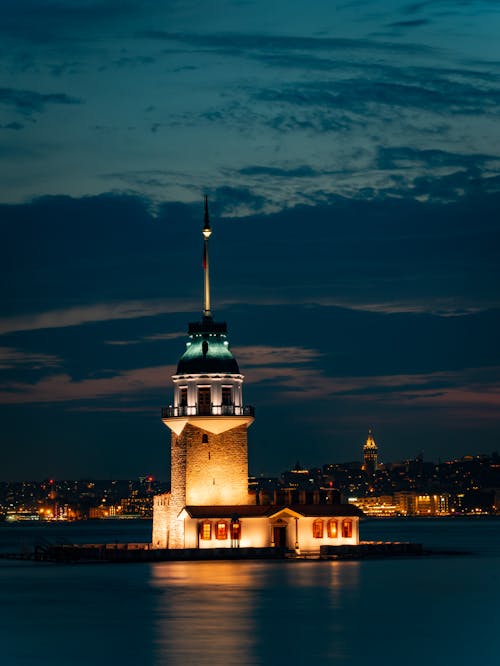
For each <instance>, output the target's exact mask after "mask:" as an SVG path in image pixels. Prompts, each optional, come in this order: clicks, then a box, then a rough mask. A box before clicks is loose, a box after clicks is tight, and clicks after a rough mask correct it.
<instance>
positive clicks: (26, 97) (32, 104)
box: [0, 88, 83, 116]
mask: <svg viewBox="0 0 500 666" xmlns="http://www.w3.org/2000/svg"><path fill="white" fill-rule="evenodd" d="M0 104H5V105H7V106H12V107H14V108H15V109H16V111H18V112H19V113H21V114H23V115H27V116H29V115H32V114H33V113H41V112H42V111H45V107H46V106H47V104H56V105H60V104H65V105H75V104H83V101H82V100H81V99H77V98H76V97H71V96H69V95H66V94H64V93H39V92H35V91H33V90H18V89H16V88H0Z"/></svg>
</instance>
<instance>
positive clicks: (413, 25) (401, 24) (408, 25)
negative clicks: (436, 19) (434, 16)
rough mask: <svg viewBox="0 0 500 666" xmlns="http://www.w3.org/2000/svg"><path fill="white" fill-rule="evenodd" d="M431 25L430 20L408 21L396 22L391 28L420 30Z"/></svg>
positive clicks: (391, 24) (390, 25)
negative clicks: (421, 27) (423, 26)
mask: <svg viewBox="0 0 500 666" xmlns="http://www.w3.org/2000/svg"><path fill="white" fill-rule="evenodd" d="M428 23H430V21H429V20H428V19H414V20H408V21H394V22H393V23H389V27H390V28H419V27H420V26H422V25H427V24H428Z"/></svg>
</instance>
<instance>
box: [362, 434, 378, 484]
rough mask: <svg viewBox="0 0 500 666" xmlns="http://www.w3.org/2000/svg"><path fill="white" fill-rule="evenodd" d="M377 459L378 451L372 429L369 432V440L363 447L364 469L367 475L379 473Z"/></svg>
mask: <svg viewBox="0 0 500 666" xmlns="http://www.w3.org/2000/svg"><path fill="white" fill-rule="evenodd" d="M377 459H378V449H377V445H376V444H375V440H374V439H373V433H372V430H371V428H370V430H369V431H368V438H367V440H366V443H365V445H364V446H363V469H364V471H365V472H366V473H367V474H370V475H371V474H375V472H376V471H377Z"/></svg>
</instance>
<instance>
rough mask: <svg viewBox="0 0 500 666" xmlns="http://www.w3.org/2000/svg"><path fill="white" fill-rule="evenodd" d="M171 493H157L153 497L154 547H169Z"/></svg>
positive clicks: (152, 543)
mask: <svg viewBox="0 0 500 666" xmlns="http://www.w3.org/2000/svg"><path fill="white" fill-rule="evenodd" d="M169 502H170V493H164V494H162V495H155V497H154V499H153V539H152V542H151V545H152V546H153V548H168V540H169V539H168V536H169V535H168V528H169Z"/></svg>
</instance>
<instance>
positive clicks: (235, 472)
mask: <svg viewBox="0 0 500 666" xmlns="http://www.w3.org/2000/svg"><path fill="white" fill-rule="evenodd" d="M181 436H185V437H186V444H187V464H186V477H187V493H186V504H187V505H190V504H192V505H214V504H247V503H248V448H247V428H246V426H245V425H241V426H238V427H236V428H232V429H231V430H227V431H225V432H223V433H221V434H219V435H216V434H213V433H209V432H207V431H204V430H201V429H200V428H197V427H195V426H192V425H190V424H188V425H187V426H186V428H185V429H184V431H183V433H182V435H181ZM204 439H206V440H207V441H206V442H205V443H204V442H203V440H204Z"/></svg>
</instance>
